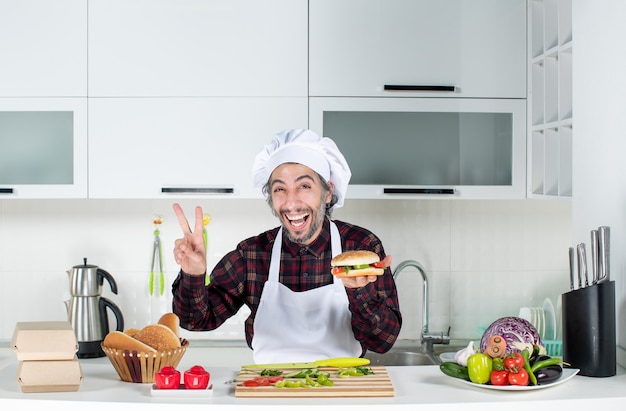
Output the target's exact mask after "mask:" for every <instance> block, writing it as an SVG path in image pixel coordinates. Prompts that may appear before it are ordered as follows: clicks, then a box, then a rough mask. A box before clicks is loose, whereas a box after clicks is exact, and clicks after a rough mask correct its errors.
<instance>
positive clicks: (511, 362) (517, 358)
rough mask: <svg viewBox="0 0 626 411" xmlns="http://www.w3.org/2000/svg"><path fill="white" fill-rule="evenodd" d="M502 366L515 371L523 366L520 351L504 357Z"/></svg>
mask: <svg viewBox="0 0 626 411" xmlns="http://www.w3.org/2000/svg"><path fill="white" fill-rule="evenodd" d="M504 368H506V369H507V370H509V371H512V372H517V371H518V370H521V369H523V368H524V357H523V356H522V353H519V352H516V353H515V354H511V355H510V356H507V357H504Z"/></svg>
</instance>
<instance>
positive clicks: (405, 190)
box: [383, 188, 454, 194]
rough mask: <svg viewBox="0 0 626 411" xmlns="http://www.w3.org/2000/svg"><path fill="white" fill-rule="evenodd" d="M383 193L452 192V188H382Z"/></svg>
mask: <svg viewBox="0 0 626 411" xmlns="http://www.w3.org/2000/svg"><path fill="white" fill-rule="evenodd" d="M383 193H385V194H454V189H453V188H384V189H383Z"/></svg>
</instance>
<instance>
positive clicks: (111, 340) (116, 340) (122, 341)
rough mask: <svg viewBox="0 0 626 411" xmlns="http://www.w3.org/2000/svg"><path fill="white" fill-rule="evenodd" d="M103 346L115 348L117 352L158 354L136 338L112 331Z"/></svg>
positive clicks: (105, 338)
mask: <svg viewBox="0 0 626 411" xmlns="http://www.w3.org/2000/svg"><path fill="white" fill-rule="evenodd" d="M102 344H103V345H104V346H105V347H109V348H113V349H116V350H122V351H123V350H128V351H130V352H132V351H137V352H156V349H155V348H153V347H151V346H149V345H147V344H144V343H143V342H141V341H139V340H138V339H136V338H133V337H131V336H130V335H128V334H125V333H123V332H121V331H111V332H110V333H108V334H107V335H106V337H104V341H103V342H102Z"/></svg>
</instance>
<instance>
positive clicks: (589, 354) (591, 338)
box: [561, 281, 616, 377]
mask: <svg viewBox="0 0 626 411" xmlns="http://www.w3.org/2000/svg"><path fill="white" fill-rule="evenodd" d="M561 299H562V300H561V302H562V310H563V312H562V320H563V362H566V363H569V364H570V365H571V367H573V368H579V369H580V372H579V375H585V376H588V377H612V376H614V375H615V374H616V334H615V328H616V325H615V282H614V281H607V282H604V283H599V284H594V285H591V286H588V287H584V288H579V289H577V290H572V291H570V292H567V293H565V294H563V295H562V296H561Z"/></svg>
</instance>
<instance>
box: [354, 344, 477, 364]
mask: <svg viewBox="0 0 626 411" xmlns="http://www.w3.org/2000/svg"><path fill="white" fill-rule="evenodd" d="M464 347H465V346H437V347H436V349H435V350H434V353H426V352H424V351H422V350H421V349H420V348H419V347H413V348H410V347H406V346H404V347H403V346H399V347H394V348H392V349H391V350H389V351H387V352H386V353H383V354H379V353H375V352H371V351H368V352H367V353H366V354H365V358H368V359H369V360H370V365H388V366H411V365H439V364H441V362H442V360H441V357H440V354H442V353H449V354H447V355H452V356H454V354H453V353H456V352H457V351H458V350H460V349H462V348H464Z"/></svg>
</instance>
